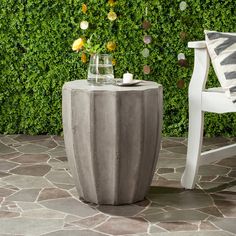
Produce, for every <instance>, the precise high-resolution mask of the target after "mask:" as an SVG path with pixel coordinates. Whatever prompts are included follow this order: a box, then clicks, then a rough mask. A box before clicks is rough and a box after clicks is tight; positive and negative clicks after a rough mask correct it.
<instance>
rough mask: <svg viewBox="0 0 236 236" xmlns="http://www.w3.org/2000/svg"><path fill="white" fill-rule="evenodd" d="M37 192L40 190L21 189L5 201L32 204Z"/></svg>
mask: <svg viewBox="0 0 236 236" xmlns="http://www.w3.org/2000/svg"><path fill="white" fill-rule="evenodd" d="M39 191H40V189H22V190H20V191H18V192H16V193H14V194H12V195H11V196H10V197H8V198H7V201H22V202H34V201H35V200H36V198H37V196H38V194H39Z"/></svg>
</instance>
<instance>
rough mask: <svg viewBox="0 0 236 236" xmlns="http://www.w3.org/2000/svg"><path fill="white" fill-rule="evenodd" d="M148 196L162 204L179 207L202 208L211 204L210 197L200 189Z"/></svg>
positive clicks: (157, 193)
mask: <svg viewBox="0 0 236 236" xmlns="http://www.w3.org/2000/svg"><path fill="white" fill-rule="evenodd" d="M148 196H149V198H150V199H151V200H152V201H154V202H157V203H159V204H161V205H164V206H166V205H167V206H172V207H176V208H180V209H190V208H203V207H208V206H212V205H213V202H212V199H211V198H210V197H209V196H208V195H207V194H205V193H203V192H202V191H198V190H192V191H184V192H177V193H175V192H170V193H162V192H156V193H155V194H154V193H152V194H149V195H148Z"/></svg>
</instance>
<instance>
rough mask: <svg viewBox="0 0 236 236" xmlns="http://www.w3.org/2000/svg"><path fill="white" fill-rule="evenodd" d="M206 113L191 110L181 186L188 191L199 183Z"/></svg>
mask: <svg viewBox="0 0 236 236" xmlns="http://www.w3.org/2000/svg"><path fill="white" fill-rule="evenodd" d="M203 125H204V112H203V111H201V110H198V111H196V109H195V110H194V109H193V108H192V109H191V108H190V109H189V131H188V132H189V134H188V148H187V160H186V167H185V171H184V173H183V175H182V179H181V184H182V186H183V187H184V188H186V189H192V188H194V186H195V183H196V181H197V174H198V168H199V160H200V155H201V149H202V136H203Z"/></svg>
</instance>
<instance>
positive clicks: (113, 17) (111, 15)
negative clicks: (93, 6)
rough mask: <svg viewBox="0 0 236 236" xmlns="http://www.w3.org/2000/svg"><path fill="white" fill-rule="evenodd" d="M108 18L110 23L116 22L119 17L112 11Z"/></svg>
mask: <svg viewBox="0 0 236 236" xmlns="http://www.w3.org/2000/svg"><path fill="white" fill-rule="evenodd" d="M107 17H108V19H109V20H110V21H114V20H116V18H117V15H116V13H115V12H114V11H113V10H111V11H110V12H109V13H108V15H107Z"/></svg>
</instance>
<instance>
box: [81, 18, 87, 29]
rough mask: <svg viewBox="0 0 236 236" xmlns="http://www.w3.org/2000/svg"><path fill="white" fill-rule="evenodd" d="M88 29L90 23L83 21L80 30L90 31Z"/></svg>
mask: <svg viewBox="0 0 236 236" xmlns="http://www.w3.org/2000/svg"><path fill="white" fill-rule="evenodd" d="M88 27H89V23H88V21H85V20H83V21H81V22H80V28H81V29H82V30H86V29H88Z"/></svg>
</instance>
